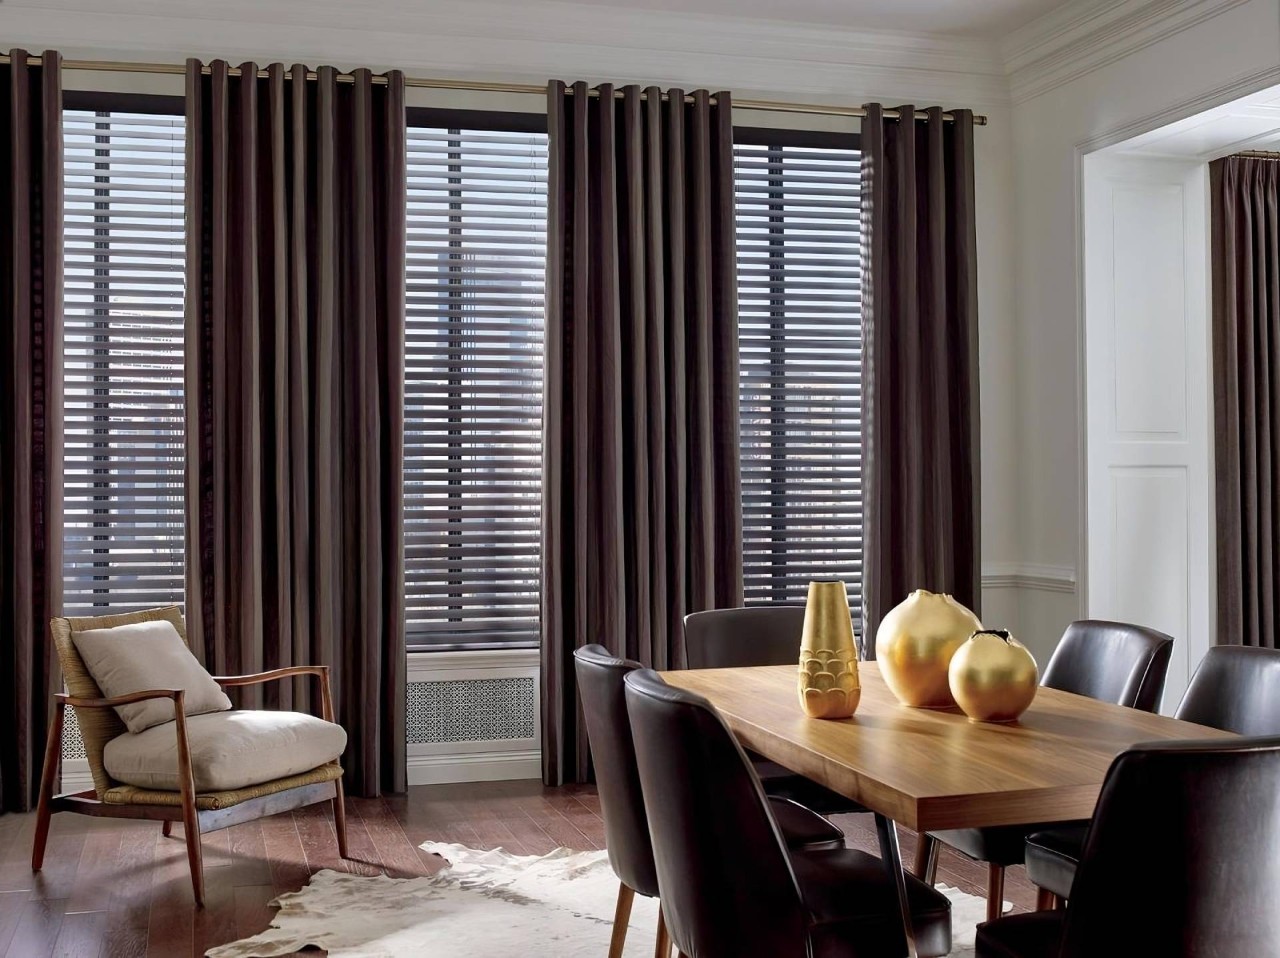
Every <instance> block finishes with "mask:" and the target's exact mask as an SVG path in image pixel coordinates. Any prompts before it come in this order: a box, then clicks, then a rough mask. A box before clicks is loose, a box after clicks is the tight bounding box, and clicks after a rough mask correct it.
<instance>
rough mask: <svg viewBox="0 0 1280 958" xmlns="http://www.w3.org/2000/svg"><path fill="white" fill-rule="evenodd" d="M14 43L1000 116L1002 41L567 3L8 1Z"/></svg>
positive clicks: (2, 25)
mask: <svg viewBox="0 0 1280 958" xmlns="http://www.w3.org/2000/svg"><path fill="white" fill-rule="evenodd" d="M0 33H3V34H4V36H5V37H6V42H8V43H10V44H13V45H25V46H27V47H29V48H37V49H39V48H53V49H58V50H60V51H61V52H62V53H63V54H64V55H65V56H67V57H72V58H101V59H107V58H111V59H140V60H152V61H171V60H174V59H182V58H185V57H187V56H200V57H223V58H227V59H231V60H256V61H258V62H270V61H273V60H286V61H293V60H298V61H302V62H307V63H321V62H324V63H333V64H335V65H336V66H339V67H350V66H356V65H363V66H370V67H373V68H377V69H382V68H390V67H396V68H400V69H403V70H405V71H406V72H411V73H415V74H418V75H424V76H439V77H454V78H459V79H479V78H483V79H487V80H508V81H512V82H537V83H541V82H543V81H545V80H546V79H547V78H548V77H552V76H563V77H565V78H566V79H578V78H585V79H588V80H596V79H609V80H613V81H618V82H641V83H661V84H663V85H672V86H684V87H686V88H690V89H692V88H696V87H700V86H707V87H712V88H715V89H729V90H732V91H733V92H734V93H736V94H737V95H738V96H740V97H742V96H752V95H755V96H766V97H767V96H769V95H775V96H781V95H785V96H789V97H792V98H799V97H802V96H803V97H807V98H811V99H818V100H821V101H831V102H836V103H841V102H843V103H849V102H853V103H860V102H862V101H864V100H868V99H881V98H883V99H886V100H889V101H891V102H895V103H903V102H912V101H914V102H917V103H934V102H938V103H942V104H943V105H944V106H953V105H965V106H974V107H999V106H1004V105H1007V103H1008V83H1007V79H1006V77H1005V74H1004V66H1003V63H1002V61H1001V58H1000V53H999V47H998V44H996V43H995V42H994V41H988V40H982V39H973V38H965V37H942V36H930V35H916V34H906V33H895V32H886V31H855V30H844V29H829V28H823V27H816V26H813V25H811V24H798V23H792V22H786V21H775V20H753V19H746V18H738V17H724V16H709V15H696V14H686V13H675V12H673V13H655V12H652V11H635V10H628V9H625V8H615V7H599V6H591V5H587V4H579V3H566V2H561V0H539V2H525V3H518V2H511V0H474V2H467V0H441V2H433V3H430V4H423V3H420V2H410V0H386V2H383V3H379V4H378V5H377V7H376V9H371V8H370V7H369V6H368V5H363V4H352V3H349V2H335V0H314V2H306V0H275V2H273V3H271V4H262V3H259V2H253V0H223V2H219V3H208V2H199V0H7V2H5V3H3V4H0Z"/></svg>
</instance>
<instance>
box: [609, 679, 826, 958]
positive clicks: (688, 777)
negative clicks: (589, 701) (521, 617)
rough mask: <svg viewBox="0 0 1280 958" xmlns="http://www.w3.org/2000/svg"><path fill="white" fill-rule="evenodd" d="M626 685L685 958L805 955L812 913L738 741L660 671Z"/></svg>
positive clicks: (666, 889)
mask: <svg viewBox="0 0 1280 958" xmlns="http://www.w3.org/2000/svg"><path fill="white" fill-rule="evenodd" d="M626 686H627V690H626V696H627V711H628V712H629V713H630V715H631V731H632V737H633V739H634V741H635V748H636V759H637V761H638V763H639V768H640V782H641V785H642V786H643V792H644V805H645V810H646V812H647V813H648V818H649V832H650V835H651V836H652V839H653V852H654V862H655V864H656V866H657V872H658V887H659V889H661V892H662V911H663V915H664V916H665V917H666V922H667V927H668V928H669V929H670V931H671V937H672V939H673V940H674V941H675V943H676V945H677V946H678V947H679V949H680V951H682V952H683V953H685V954H687V955H734V956H738V958H749V956H756V955H760V956H764V955H768V956H774V958H804V956H806V955H807V952H808V944H807V940H808V926H809V916H808V914H807V912H806V911H805V908H804V906H803V905H802V904H801V899H800V890H799V885H798V884H797V882H796V878H795V875H794V873H793V872H792V870H791V863H790V860H789V859H788V857H787V853H786V848H785V845H784V844H783V840H782V837H781V835H780V834H779V832H778V826H777V823H776V822H775V821H774V819H773V815H772V814H771V813H770V811H769V808H768V802H767V800H766V799H765V796H764V792H763V791H762V790H761V788H760V782H759V780H758V779H757V778H756V776H755V772H753V771H752V769H751V763H750V761H748V759H747V756H746V754H745V753H744V752H743V751H742V747H741V746H740V745H738V742H737V740H736V739H735V738H734V737H733V734H732V733H731V732H730V731H729V728H728V727H727V726H726V725H725V724H724V721H723V720H722V719H721V718H720V715H719V714H718V713H717V712H716V711H715V709H714V708H713V707H712V706H711V704H710V703H709V702H708V701H707V700H706V699H704V698H702V697H701V696H698V695H692V694H690V693H688V692H685V691H682V690H680V689H676V688H672V687H671V686H669V685H667V684H666V683H665V682H663V681H662V679H661V678H660V677H659V676H658V674H657V673H656V672H653V671H651V670H649V669H641V670H639V671H636V672H632V673H630V674H629V675H628V676H627V678H626Z"/></svg>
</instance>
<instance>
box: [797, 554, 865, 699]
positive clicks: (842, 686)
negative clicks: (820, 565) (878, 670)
mask: <svg viewBox="0 0 1280 958" xmlns="http://www.w3.org/2000/svg"><path fill="white" fill-rule="evenodd" d="M799 679H800V685H799V687H800V707H801V708H802V709H804V713H805V714H806V715H808V716H810V717H811V718H822V719H841V718H848V717H849V716H850V715H852V714H853V713H854V711H855V710H856V709H857V708H858V700H859V699H860V698H861V697H862V686H861V685H860V684H859V682H858V651H857V649H856V647H855V646H854V644H853V620H852V619H851V618H850V616H849V594H848V592H846V591H845V587H844V583H843V582H841V581H840V580H838V579H827V580H822V581H816V582H810V583H809V601H808V603H807V604H806V606H805V610H804V630H803V631H802V632H801V634H800V676H799Z"/></svg>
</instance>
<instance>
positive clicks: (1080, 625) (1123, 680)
mask: <svg viewBox="0 0 1280 958" xmlns="http://www.w3.org/2000/svg"><path fill="white" fill-rule="evenodd" d="M1172 650H1173V639H1171V638H1170V637H1169V636H1167V635H1165V634H1164V633H1163V632H1157V631H1156V630H1155V629H1148V628H1145V627H1144V626H1140V625H1126V624H1125V623H1122V622H1104V621H1101V620H1099V619H1084V620H1081V621H1079V622H1072V623H1071V624H1070V625H1069V626H1067V630H1066V632H1064V633H1063V635H1062V640H1061V641H1060V642H1059V643H1058V647H1057V648H1056V649H1054V652H1053V655H1052V656H1050V658H1049V664H1048V665H1047V666H1045V670H1044V674H1043V675H1042V676H1041V678H1040V684H1041V685H1043V686H1045V687H1046V688H1051V689H1058V690H1060V691H1063V692H1074V693H1075V694H1077V695H1085V696H1088V697H1089V698H1092V699H1098V700H1099V701H1102V702H1111V703H1113V704H1115V705H1125V706H1128V707H1129V708H1135V709H1141V710H1142V711H1144V712H1154V711H1156V709H1158V708H1159V707H1160V698H1161V696H1162V695H1163V694H1164V680H1165V674H1166V673H1167V672H1168V671H1169V655H1170V653H1171V652H1172ZM1062 824H1069V825H1075V826H1083V825H1085V824H1087V823H1085V822H1073V823H1061V822H1045V823H1040V824H1032V825H1007V826H999V827H994V828H961V829H955V830H952V831H942V832H930V833H929V834H928V835H926V836H925V837H924V838H923V839H922V840H921V842H920V844H919V846H918V847H917V851H916V874H917V875H919V876H921V877H922V878H925V879H926V880H927V881H928V882H929V883H930V884H933V881H934V877H935V875H936V873H937V865H938V842H939V841H942V842H945V843H946V844H947V845H950V846H951V847H952V848H954V849H956V850H957V851H959V852H961V853H962V854H964V855H967V856H968V857H969V858H972V859H974V860H976V861H980V862H986V863H987V919H988V920H991V919H993V918H997V917H999V915H1000V911H1001V908H1002V906H1003V899H1004V872H1005V869H1006V868H1008V867H1009V866H1010V865H1020V864H1022V862H1023V857H1024V855H1025V854H1026V846H1027V836H1028V835H1030V834H1032V833H1033V832H1038V831H1041V830H1043V829H1045V828H1047V827H1051V826H1054V825H1062Z"/></svg>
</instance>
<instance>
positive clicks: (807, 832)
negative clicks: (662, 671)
mask: <svg viewBox="0 0 1280 958" xmlns="http://www.w3.org/2000/svg"><path fill="white" fill-rule="evenodd" d="M638 668H640V663H638V662H632V661H629V660H627V659H620V658H617V657H615V656H614V655H613V654H611V653H610V652H609V650H608V649H606V648H604V647H603V646H600V645H588V646H586V647H584V648H581V649H578V650H577V651H576V652H574V669H575V671H576V673H577V679H578V697H579V699H580V701H581V702H582V711H583V716H584V720H585V722H586V726H587V740H588V743H589V744H590V746H591V758H592V761H593V762H594V763H595V771H596V789H597V791H598V793H599V795H600V810H601V813H602V815H603V817H604V833H605V847H606V849H607V850H608V853H609V864H610V865H611V866H613V872H614V874H615V875H617V876H618V905H617V911H616V915H615V917H614V925H613V941H612V942H611V943H610V948H609V955H610V958H614V956H618V955H621V954H622V948H623V945H624V944H625V941H626V934H627V924H628V922H629V920H630V916H631V904H632V901H633V900H634V898H635V895H636V893H637V892H638V893H639V894H641V895H644V896H646V897H648V898H656V897H657V896H658V878H657V874H656V873H655V871H654V865H653V846H652V845H651V844H650V841H649V822H648V819H647V818H646V817H645V811H644V802H643V800H642V799H641V797H640V776H639V772H638V771H637V769H636V753H635V746H634V745H633V744H632V741H631V723H630V720H629V719H628V717H627V703H626V699H625V696H624V694H623V678H624V677H625V676H626V675H627V673H628V672H633V671H635V670H636V669H638ZM772 807H773V810H774V815H775V816H776V817H777V818H778V821H779V826H780V827H781V828H782V829H783V831H784V834H785V836H786V840H787V842H788V844H789V845H791V846H793V847H801V848H814V849H826V848H840V847H842V846H843V845H844V833H843V832H841V831H840V829H839V828H837V827H836V826H835V825H833V824H831V823H830V822H829V821H827V820H826V819H825V818H823V817H822V816H821V815H818V814H817V813H816V812H811V811H809V810H808V809H807V808H803V807H801V806H799V805H797V804H795V803H794V802H789V801H786V800H784V799H777V800H775V801H774V802H773V803H772ZM665 940H666V928H665V925H664V924H663V918H662V913H661V911H659V914H658V949H657V954H658V955H660V956H665V955H667V954H668V953H669V951H670V946H669V945H668V946H667V947H666V949H665V950H664V948H663V942H664V941H665Z"/></svg>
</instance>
